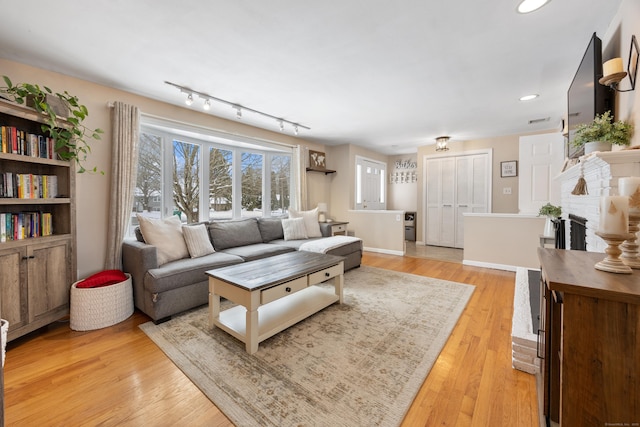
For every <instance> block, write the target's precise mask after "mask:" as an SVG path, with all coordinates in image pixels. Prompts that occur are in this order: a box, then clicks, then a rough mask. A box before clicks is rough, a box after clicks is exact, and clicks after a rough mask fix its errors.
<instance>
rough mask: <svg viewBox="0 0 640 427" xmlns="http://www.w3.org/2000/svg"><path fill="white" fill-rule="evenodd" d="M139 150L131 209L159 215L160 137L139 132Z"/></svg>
mask: <svg viewBox="0 0 640 427" xmlns="http://www.w3.org/2000/svg"><path fill="white" fill-rule="evenodd" d="M139 150H140V155H139V160H138V177H137V180H136V191H135V198H134V203H133V211H134V212H136V213H140V214H143V215H146V216H155V215H154V214H153V213H157V214H156V215H159V212H160V209H161V208H162V138H161V137H159V136H157V135H153V134H150V133H144V132H143V133H141V134H140V146H139ZM136 224H137V223H136ZM134 225H135V224H134Z"/></svg>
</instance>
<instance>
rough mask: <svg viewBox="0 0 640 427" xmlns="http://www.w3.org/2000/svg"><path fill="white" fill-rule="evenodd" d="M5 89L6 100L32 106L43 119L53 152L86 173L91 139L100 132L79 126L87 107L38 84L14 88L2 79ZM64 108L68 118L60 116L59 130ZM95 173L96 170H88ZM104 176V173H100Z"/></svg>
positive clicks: (9, 81)
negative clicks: (53, 146)
mask: <svg viewBox="0 0 640 427" xmlns="http://www.w3.org/2000/svg"><path fill="white" fill-rule="evenodd" d="M2 77H3V78H4V83H5V84H6V86H2V87H0V93H1V94H5V95H6V96H7V99H9V100H10V101H13V102H15V103H17V104H24V105H27V106H30V107H33V108H34V109H35V110H36V111H37V112H39V113H41V114H42V116H43V120H44V124H43V125H42V131H43V132H44V133H45V134H46V135H47V136H49V137H51V138H52V139H53V140H54V141H55V151H56V153H57V154H58V155H59V156H60V158H61V159H63V160H67V161H75V162H76V164H77V165H78V173H82V172H86V171H87V169H85V167H84V165H83V162H84V161H85V160H86V159H87V154H89V153H90V152H91V146H90V145H89V142H88V141H89V140H90V139H95V140H99V139H100V134H102V133H103V130H102V129H93V130H92V129H89V128H88V127H86V126H85V125H83V124H82V122H83V121H84V119H86V118H87V116H88V115H89V111H88V110H87V107H85V106H84V105H82V104H80V102H79V100H78V97H77V96H73V95H70V94H69V93H68V92H67V91H64V93H53V91H52V90H51V89H49V88H48V87H46V86H43V87H40V86H38V85H37V84H30V83H19V84H16V85H14V84H13V83H12V82H11V80H10V79H9V77H7V76H2ZM61 105H62V106H63V110H64V109H66V110H67V112H68V117H62V119H64V120H65V121H66V122H67V123H66V125H65V126H62V127H59V126H58V123H57V120H58V115H59V114H60V113H61V111H60V106H61ZM90 171H92V172H96V171H97V168H96V167H94V168H93V169H90ZM101 173H102V174H104V172H101Z"/></svg>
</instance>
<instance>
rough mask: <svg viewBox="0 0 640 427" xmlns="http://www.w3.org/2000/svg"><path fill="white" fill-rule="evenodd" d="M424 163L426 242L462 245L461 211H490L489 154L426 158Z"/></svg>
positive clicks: (459, 246) (456, 246) (438, 244)
mask: <svg viewBox="0 0 640 427" xmlns="http://www.w3.org/2000/svg"><path fill="white" fill-rule="evenodd" d="M425 167H426V174H425V176H426V185H425V191H426V195H425V201H426V210H425V212H426V227H425V230H426V236H425V242H426V244H427V245H433V246H446V247H452V248H463V247H464V216H463V214H464V213H467V212H473V213H486V212H489V206H490V200H491V198H490V195H491V185H490V184H491V162H490V154H489V153H480V154H468V155H457V156H451V157H438V158H431V159H429V158H427V159H426V161H425Z"/></svg>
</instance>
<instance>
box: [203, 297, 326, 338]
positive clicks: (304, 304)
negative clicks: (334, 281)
mask: <svg viewBox="0 0 640 427" xmlns="http://www.w3.org/2000/svg"><path fill="white" fill-rule="evenodd" d="M338 300H339V298H338V296H337V295H336V294H335V293H333V292H332V291H331V290H330V289H325V288H321V287H319V286H310V287H308V288H306V289H303V290H301V291H299V292H296V293H295V294H292V295H289V296H287V297H286V298H280V299H278V300H275V301H273V302H270V303H268V304H266V305H262V306H260V307H259V308H258V342H262V341H264V340H266V339H267V338H270V337H272V336H273V335H275V334H277V333H278V332H281V331H283V330H285V329H287V328H288V327H290V326H293V325H295V324H296V323H298V322H300V321H301V320H304V319H306V318H307V317H309V316H311V315H312V314H314V313H317V312H318V311H320V310H322V309H324V308H326V307H328V306H330V305H331V304H333V303H335V302H338ZM246 313H247V310H246V309H245V308H244V307H243V306H241V305H237V306H235V307H232V308H230V309H228V310H225V311H222V312H220V316H219V318H218V320H217V321H214V324H215V325H216V326H217V327H219V328H220V329H222V330H223V331H225V332H227V333H228V334H230V335H232V336H234V337H235V338H237V339H239V340H240V341H242V342H244V343H246V342H247V341H246V333H247V328H246V317H247V316H246Z"/></svg>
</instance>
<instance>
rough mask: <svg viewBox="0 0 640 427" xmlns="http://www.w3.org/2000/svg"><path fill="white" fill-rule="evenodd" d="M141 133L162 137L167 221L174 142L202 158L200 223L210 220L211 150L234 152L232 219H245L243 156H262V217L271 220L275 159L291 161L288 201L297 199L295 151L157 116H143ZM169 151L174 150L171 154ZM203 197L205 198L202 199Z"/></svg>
mask: <svg viewBox="0 0 640 427" xmlns="http://www.w3.org/2000/svg"><path fill="white" fill-rule="evenodd" d="M140 132H141V133H149V134H153V135H157V136H158V137H160V140H161V142H160V144H161V149H160V153H161V156H162V160H161V161H162V166H163V177H162V185H161V190H160V191H161V197H162V200H163V203H162V207H161V210H160V215H161V217H162V218H165V217H167V216H169V215H171V214H172V213H173V211H172V209H173V182H172V181H173V176H172V173H166V171H171V170H172V168H173V164H172V162H173V157H172V154H171V153H169V152H168V151H171V152H172V151H173V150H172V147H173V141H175V140H178V141H182V142H185V143H189V144H195V145H197V146H198V147H199V150H200V155H199V162H200V176H199V179H200V180H201V183H206V185H201V186H200V199H199V215H198V217H199V220H200V221H208V220H210V218H209V203H208V189H209V184H208V183H209V167H208V162H209V150H210V149H211V148H217V149H221V150H228V151H231V152H232V162H233V166H232V167H233V173H232V177H231V178H232V202H231V206H232V209H231V216H232V219H240V218H242V198H241V194H242V188H241V187H242V166H241V165H242V153H243V152H250V153H256V154H260V155H262V156H263V165H262V194H263V197H262V216H263V217H270V216H271V210H270V205H271V199H270V197H271V188H270V187H271V180H270V179H269V178H270V176H271V166H272V159H273V156H275V155H283V156H289V157H290V163H291V166H292V167H291V171H290V176H289V191H290V194H289V200H291V201H293V200H294V199H295V195H294V194H292V192H294V191H295V185H294V179H295V176H294V171H293V165H294V155H295V152H294V151H295V150H294V149H295V147H294V146H292V145H289V144H284V143H280V142H275V141H268V140H264V139H260V138H253V137H248V136H244V135H236V134H231V133H227V132H223V131H218V130H214V129H210V128H206V127H202V126H198V125H190V124H187V123H183V122H178V121H173V120H169V119H162V118H159V117H156V116H150V115H145V114H143V115H142V120H141V125H140ZM168 148H171V150H169V149H168ZM203 194H204V195H203Z"/></svg>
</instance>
